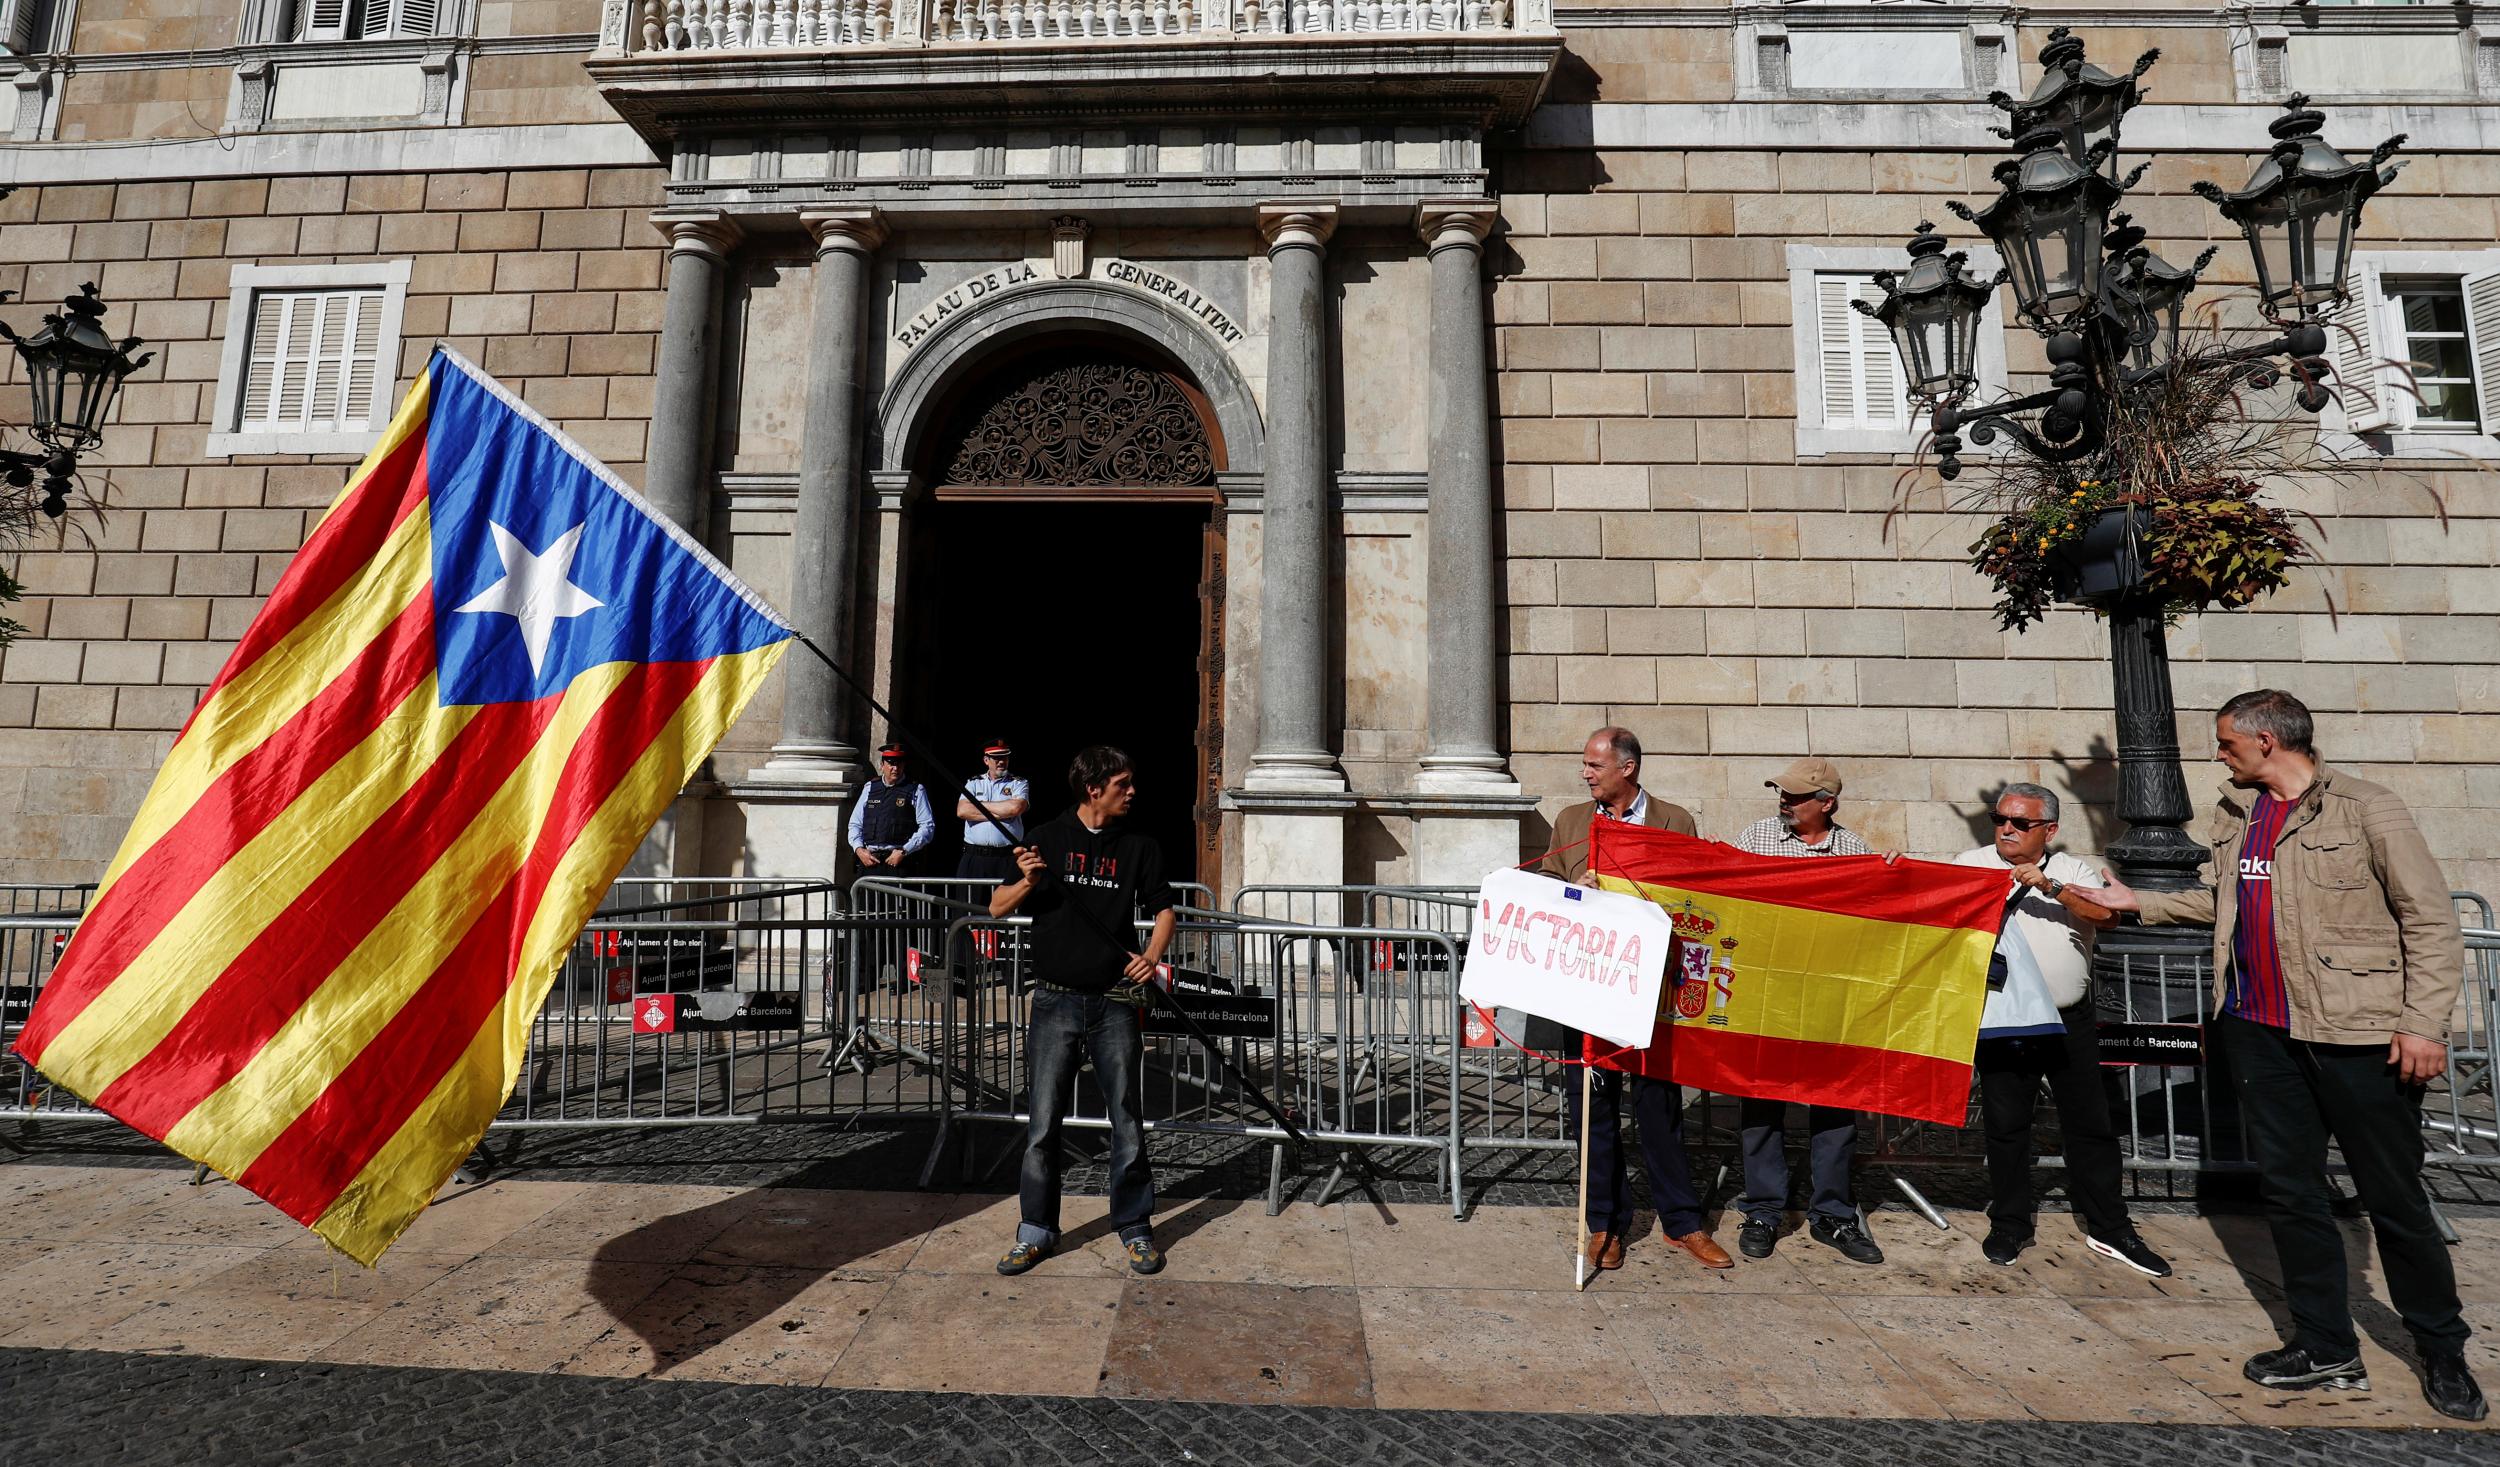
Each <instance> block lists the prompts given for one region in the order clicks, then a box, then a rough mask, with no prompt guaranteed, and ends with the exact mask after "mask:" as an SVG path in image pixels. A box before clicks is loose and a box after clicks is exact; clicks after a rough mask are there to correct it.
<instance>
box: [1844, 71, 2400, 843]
mask: <svg viewBox="0 0 2500 1467" xmlns="http://www.w3.org/2000/svg"><path fill="white" fill-rule="evenodd" d="M2154 60H2155V53H2150V52H2148V53H2146V54H2145V55H2144V56H2143V57H2142V58H2141V59H2139V60H2138V61H2137V62H2136V65H2135V68H2134V70H2133V71H2132V72H2131V73H2129V74H2128V75H2127V76H2124V77H2116V76H2111V75H2110V74H2109V73H2107V72H2104V71H2100V70H2098V69H2097V68H2095V67H2093V66H2091V64H2090V63H2089V62H2087V61H2085V60H2084V57H2083V43H2082V42H2081V41H2078V40H2076V39H2075V38H2074V37H2072V36H2071V35H2069V34H2067V33H2066V32H2065V31H2063V30H2059V31H2056V32H2053V33H2052V34H2051V37H2050V41H2049V44H2048V46H2047V47H2046V48H2045V49H2043V51H2042V52H2041V56H2040V61H2041V69H2042V78H2041V82H2040V85H2039V86H2038V87H2037V88H2035V89H2034V91H2033V92H2032V94H2031V96H2030V97H2028V98H2026V99H2024V100H2022V101H2019V102H2017V101H2014V100H2013V99H2011V98H2007V97H2004V96H2002V95H2000V96H1998V97H1994V98H1991V99H1990V100H1992V101H1994V102H1996V104H1997V105H1998V106H1999V107H2000V108H2001V109H2002V110H2004V111H2005V112H2006V113H2007V114H2008V116H2009V117H2010V119H2011V121H2012V123H2013V126H2012V127H2011V128H2010V129H2009V130H2008V135H2009V136H2011V137H2012V139H2013V144H2014V153H2015V156H2014V157H2011V158H2008V159H2006V160H2005V161H2003V162H2001V163H1999V164H1998V165H1997V167H1996V170H1995V177H1996V179H1997V180H1998V182H1999V184H2000V185H2001V190H2000V192H1999V194H1998V196H1997V197H1996V199H1995V200H1993V201H1992V202H1991V203H1989V205H1988V206H1987V207H1986V208H1985V209H1982V210H1978V211H1976V212H1974V211H1973V210H1971V209H1968V208H1966V207H1964V206H1963V205H1961V204H1959V203H1956V204H1953V205H1952V206H1951V207H1952V209H1953V210H1954V212H1955V213H1957V214H1959V215H1960V216H1961V217H1962V218H1964V219H1966V220H1969V221H1970V222H1971V223H1972V224H1974V225H1976V226H1977V227H1978V228H1979V230H1980V231H1981V232H1982V233H1984V234H1986V235H1987V236H1988V237H1989V238H1990V239H1991V240H1994V241H1995V242H1996V245H1997V249H1998V251H1999V253H2000V254H2001V255H2002V257H2003V258H2004V260H2005V265H2006V274H2005V278H2006V279H2008V280H2010V281H2011V283H2012V285H2013V289H2014V304H2015V308H2016V312H2017V314H2018V315H2019V316H2020V318H2021V319H2022V321H2023V322H2024V324H2025V325H2027V326H2029V327H2030V328H2031V329H2032V330H2033V331H2035V332H2037V333H2038V334H2039V335H2040V336H2041V337H2042V338H2043V342H2042V346H2043V350H2044V353H2045V355H2046V356H2047V358H2048V361H2049V382H2048V387H2047V390H2045V391H2042V392H2035V393H2032V394H2029V395H2028V396H2024V397H2018V398H2014V399H2012V400H2010V401H2002V402H1993V403H1979V404H1976V405H1971V406H1965V404H1967V403H1970V400H1971V398H1972V395H1973V393H1974V392H1975V390H1976V386H1977V375H1976V370H1975V368H1976V364H1977V350H1976V341H1977V333H1978V322H1979V317H1980V314H1981V312H1982V310H1983V309H1984V308H1985V306H1986V303H1987V294H1988V292H1987V291H1986V289H1984V288H1982V289H1954V288H1946V287H1945V286H1944V285H1943V284H1942V283H1941V281H1940V277H1941V276H1942V275H1944V274H1945V272H1946V270H1947V266H1946V265H1945V264H1944V263H1943V262H1944V261H1946V260H1948V259H1950V258H1955V257H1948V256H1946V255H1945V253H1944V251H1945V245H1944V243H1943V242H1942V241H1941V240H1938V239H1936V238H1935V237H1934V236H1933V234H1932V232H1930V231H1928V230H1927V229H1926V228H1925V227H1924V226H1922V227H1921V230H1920V234H1919V237H1918V238H1917V239H1916V240H1914V241H1912V243H1911V246H1910V269H1909V270H1908V271H1907V272H1905V273H1904V274H1902V275H1901V276H1898V277H1893V276H1891V275H1890V274H1889V273H1887V274H1886V275H1879V276H1877V277H1876V279H1877V283H1878V284H1879V285H1880V286H1881V287H1882V289H1883V291H1884V299H1883V300H1882V301H1881V302H1880V303H1878V304H1876V305H1874V306H1872V307H1861V309H1865V310H1868V312H1869V314H1871V315H1874V316H1875V317H1876V318H1877V319H1878V320H1881V321H1882V322H1884V324H1885V325H1886V326H1887V327H1889V328H1891V330H1892V333H1893V339H1894V341H1895V342H1896V344H1898V345H1899V347H1900V349H1901V357H1902V362H1903V364H1904V366H1905V368H1906V369H1907V373H1908V376H1909V378H1910V391H1911V394H1912V396H1914V397H1915V398H1917V399H1918V400H1919V401H1921V402H1924V403H1927V404H1929V405H1931V406H1932V408H1933V423H1934V429H1935V431H1934V439H1935V448H1936V454H1937V467H1938V470H1939V472H1940V473H1942V474H1943V476H1944V477H1945V478H1947V479H1951V478H1954V477H1955V476H1956V475H1958V474H1959V473H1960V472H1961V469H1962V462H1961V457H1960V454H1961V450H1962V435H1963V434H1965V433H1967V434H1968V436H1969V438H1970V439H1971V441H1972V442H1975V443H1982V444H1985V443H1989V442H1992V441H1994V440H1995V439H1996V438H1997V437H1999V436H2000V435H2003V436H2008V437H2011V438H2012V439H2013V440H2014V443H2015V447H2016V448H2017V449H2018V450H2019V451H2020V452H2021V453H2023V454H2025V455H2027V456H2028V457H2029V458H2030V459H2032V460H2033V461H2034V462H2035V463H2046V464H2065V463H2076V462H2080V461H2082V460H2085V459H2088V458H2090V457H2092V456H2093V455H2094V454H2096V453H2098V452H2100V451H2101V450H2102V449H2103V448H2104V447H2105V446H2106V445H2108V444H2109V443H2110V441H2111V437H2112V435H2113V433H2116V432H2121V431H2127V430H2126V429H2125V428H2124V427H2123V425H2124V424H2125V423H2127V422H2130V421H2134V420H2135V418H2134V413H2133V409H2134V408H2135V407H2136V406H2138V405H2139V404H2140V403H2143V402H2145V401H2147V400H2148V399H2149V395H2150V394H2151V393H2154V392H2157V391H2159V390H2161V388H2162V381H2161V379H2162V378H2164V377H2165V376H2166V374H2169V373H2172V372H2174V371H2177V370H2180V369H2181V368H2182V366H2183V365H2184V366H2186V367H2187V368H2188V369H2191V370H2196V371H2209V372H2219V373H2230V374H2233V375H2234V376H2236V377H2237V378H2239V379H2241V380H2243V381H2245V382H2247V383H2248V384H2249V385H2251V386H2254V387H2260V388H2263V387H2269V386H2272V385H2274V384H2275V383H2276V382H2278V381H2280V380H2281V378H2282V377H2283V375H2284V374H2285V372H2286V371H2289V372H2290V373H2291V374H2292V375H2294V376H2295V377H2296V378H2297V380H2298V387H2297V390H2296V391H2295V393H2294V400H2295V401H2296V402H2297V403H2298V404H2299V405H2300V406H2301V407H2302V408H2303V409H2305V410H2307V411H2309V412H2316V411H2318V410H2319V409H2320V408H2322V407H2324V406H2325V404H2326V402H2327V400H2328V398H2329V395H2330V394H2329V393H2328V390H2327V388H2326V385H2325V383H2326V378H2327V376H2328V373H2329V370H2330V369H2329V368H2328V365H2327V363H2326V361H2325V359H2324V353H2325V350H2326V331H2325V327H2324V317H2325V313H2326V311H2327V310H2329V309H2330V308H2331V307H2332V306H2333V305H2335V304H2336V303H2337V302H2338V301H2340V300H2341V299H2342V295H2343V281H2344V270H2345V266H2346V264H2347V263H2348V261H2349V259H2350V256H2351V249H2352V236H2353V231H2354V227H2355V225H2356V224H2357V223H2358V221H2359V218H2360V214H2361V209H2362V206H2363V205H2364V204H2365V203H2366V202H2367V201H2368V200H2369V197H2370V196H2371V195H2372V194H2373V193H2375V192H2377V191H2378V190H2379V189H2380V188H2381V187H2383V186H2384V185H2385V184H2387V183H2388V182H2389V181H2390V180H2392V179H2393V178H2394V177H2395V173H2396V170H2395V169H2393V168H2382V166H2381V165H2383V164H2385V163H2386V162H2387V160H2388V158H2389V157H2390V156H2391V155H2393V154H2394V153H2395V151H2396V149H2397V148H2398V147H2400V146H2401V145H2402V144H2403V142H2404V139H2403V138H2402V137H2401V136H2398V137H2394V138H2390V139H2388V140H2387V141H2386V142H2384V143H2382V144H2380V145H2379V146H2378V148H2377V149H2375V150H2374V151H2373V152H2372V153H2371V155H2370V157H2369V160H2368V161H2367V162H2366V163H2355V162H2353V161H2352V160H2350V159H2348V158H2346V157H2345V156H2344V155H2343V154H2341V153H2339V152H2337V151H2336V150H2335V149H2334V148H2333V147H2331V146H2329V145H2328V144H2327V143H2326V141H2325V140H2324V139H2323V138H2321V137H2320V136H2319V131H2320V128H2321V126H2322V124H2323V123H2324V122H2325V120H2326V119H2325V116H2324V114H2322V113H2319V112H2315V111H2311V110H2309V109H2308V106H2307V99H2305V98H2301V97H2294V98H2293V99H2291V102H2290V104H2289V106H2288V110H2287V112H2286V114H2285V115H2284V116H2282V117H2280V118H2278V119H2276V120H2275V122H2274V124H2273V126H2272V132H2273V134H2274V138H2275V142H2274V146H2273V148H2272V149H2271V150H2270V151H2269V152H2268V154H2267V156H2266V158H2265V160H2264V161H2263V162H2261V163H2260V164H2259V165H2258V167H2257V170H2256V173H2255V175H2254V176H2253V177H2251V178H2250V180H2249V183H2248V187H2246V188H2244V189H2241V190H2240V191H2239V192H2237V193H2224V192H2223V191H2222V190H2220V189H2217V188H2215V187H2214V186H2212V185H2211V184H2199V185H2197V192H2199V193H2201V194H2203V195H2204V196H2205V197H2206V198H2208V199H2210V200H2211V201H2213V202H2214V203H2215V204H2216V205H2217V206H2219V207H2220V209H2221V210H2222V213H2223V216H2224V217H2225V218H2227V219H2229V220H2231V221H2232V222H2233V223H2235V224H2237V225H2239V226H2240V228H2241V231H2242V233H2243V234H2244V235H2245V236H2246V237H2247V240H2248V245H2249V249H2250V252H2251V254H2252V255H2253V256H2254V257H2255V261H2256V268H2257V281H2258V289H2259V291H2260V293H2261V294H2262V296H2263V298H2264V302H2265V311H2266V316H2267V319H2268V320H2270V321H2273V322H2274V323H2275V324H2276V325H2277V326H2278V327H2279V328H2280V329H2281V332H2282V334H2281V335H2279V336H2276V337H2274V338H2273V339H2271V340H2267V341H2262V342H2258V343H2255V344H2252V345H2248V346H2243V347H2236V348H2234V349H2231V350H2229V351H2220V352H2212V353H2203V354H2200V355H2198V356H2197V357H2196V358H2195V359H2194V360H2193V361H2192V362H2189V361H2183V358H2182V347H2181V342H2180V326H2181V320H2182V318H2183V316H2184V314H2185V312H2186V309H2187V303H2188V298H2189V296H2190V295H2191V294H2192V293H2193V292H2194V291H2195V289H2196V286H2197V282H2198V277H2199V275H2201V274H2202V273H2203V271H2204V268H2205V266H2206V265H2207V264H2208V263H2209V262H2210V261H2211V259H2212V256H2213V251H2211V250H2208V251H2206V252H2205V253H2204V254H2203V255H2200V256H2199V257H2198V258H2197V260H2196V262H2195V263H2194V264H2193V265H2191V266H2189V267H2188V268H2186V269H2181V268H2179V267H2177V266H2174V265H2172V264H2170V263H2169V262H2168V261H2166V260H2164V259H2162V258H2161V257H2160V256H2159V255H2157V254H2155V253H2153V251H2152V250H2151V249H2149V248H2147V247H2146V245H2145V242H2144V239H2145V236H2144V231H2143V230H2142V229H2141V228H2138V227H2137V226H2136V225H2135V224H2134V223H2133V222H2132V221H2131V220H2129V219H2128V217H2127V216H2126V215H2124V214H2117V215H2114V216H2113V214H2112V213H2111V210H2112V209H2113V208H2114V207H2115V206H2116V205H2118V204H2119V203H2120V202H2121V201H2122V200H2124V199H2125V197H2126V195H2127V191H2128V190H2129V189H2130V188H2132V187H2133V186H2134V185H2135V183H2136V182H2137V180H2138V179H2140V178H2141V177H2142V176H2143V172H2144V169H2143V168H2141V167H2139V168H2137V169H2135V170H2134V171H2133V172H2128V173H2121V172H2120V171H2119V169H2118V166H2117V160H2116V153H2117V150H2118V136H2119V129H2120V126H2121V123H2122V122H2123V120H2124V118H2125V116H2126V113H2127V110H2128V109H2129V108H2131V107H2133V106H2134V105H2136V103H2137V102H2138V101H2139V100H2141V97H2142V93H2141V92H2140V90H2139V89H2138V87H2137V85H2136V83H2137V81H2138V79H2140V78H2141V77H2142V76H2143V74H2144V73H2145V71H2146V70H2147V69H2149V68H2150V67H2151V66H2152V64H2153V62H2154ZM1974 284H1975V282H1974ZM2285 358H2288V359H2289V361H2288V365H2287V364H2286V363H2285V362H2284V361H2283V360H2282V359H2285ZM2026 418H2028V421H2026ZM2136 513H2137V507H2134V506H2130V507H2129V508H2128V517H2129V518H2128V520H2127V523H2125V524H2122V525H2118V526H2116V527H2115V528H2114V529H2112V528H2111V527H2110V526H2108V525H2107V524H2104V525H2102V526H2101V527H2100V529H2103V530H2108V531H2109V532H2110V533H2115V534H2118V535H2120V536H2121V537H2122V538H2125V537H2128V536H2130V535H2131V534H2132V529H2131V527H2132V524H2133V517H2134V516H2135V515H2136ZM2087 538H2088V537H2087ZM2128 548H2129V549H2132V546H2130V547H2128ZM2093 599H2094V603H2095V604H2096V605H2098V606H2099V607H2100V608H2101V609H2102V610H2104V611H2106V612H2107V613H2108V615H2109V620H2110V647H2111V661H2112V682H2113V687H2114V692H2115V701H2116V705H2117V707H2116V714H2117V724H2118V766H2119V767H2118V777H2119V794H2118V813H2119V815H2120V816H2121V817H2122V818H2123V819H2125V820H2126V821H2127V822H2128V827H2129V828H2128V830H2127V831H2126V833H2125V834H2124V835H2122V836H2120V837H2119V838H2118V839H2117V840H2114V841H2112V842H2111V843H2110V845H2109V855H2110V856H2111V858H2112V859H2113V861H2114V862H2115V863H2116V864H2117V866H2118V868H2119V870H2120V872H2121V873H2122V874H2123V875H2124V877H2125V879H2126V880H2127V881H2128V882H2130V883H2132V884H2136V885H2142V886H2147V887H2152V888H2163V887H2178V886H2184V885H2188V884H2190V883H2192V882H2193V881H2194V880H2195V879H2196V872H2197V868H2198V867H2200V866H2201V865H2203V864H2204V861H2205V856H2206V852H2205V850H2204V848H2203V846H2202V845H2201V844H2199V843H2198V842H2197V841H2196V840H2195V839H2194V838H2192V837H2191V836H2189V835H2188V834H2187V832H2186V830H2185V829H2184V827H2185V826H2186V824H2187V822H2188V821H2189V820H2190V819H2191V818H2192V817H2193V814H2194V812H2193V810H2192V808H2191V807H2190V805H2189V803H2188V798H2187V786H2186V783H2185V781H2184V780H2183V779H2182V778H2181V777H2180V772H2179V746H2178V737H2177V732H2176V723H2177V720H2176V715H2175V711H2174V705H2173V702H2172V697H2171V686H2170V665H2169V654H2168V648H2167V646H2166V644H2165V640H2164V632H2163V607H2162V605H2161V604H2160V601H2159V599H2158V597H2156V596H2153V595H2150V594H2148V593H2147V592H2145V591H2144V590H2143V589H2142V588H2141V587H2140V586H2138V585H2136V584H2134V582H2133V581H2132V580H2130V581H2129V582H2128V584H2127V585H2126V586H2124V587H2121V588H2119V589H2117V590H2114V591H2111V592H2109V593H2108V594H2104V595H2099V596H2097V597H2095V598H2093Z"/></svg>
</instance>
